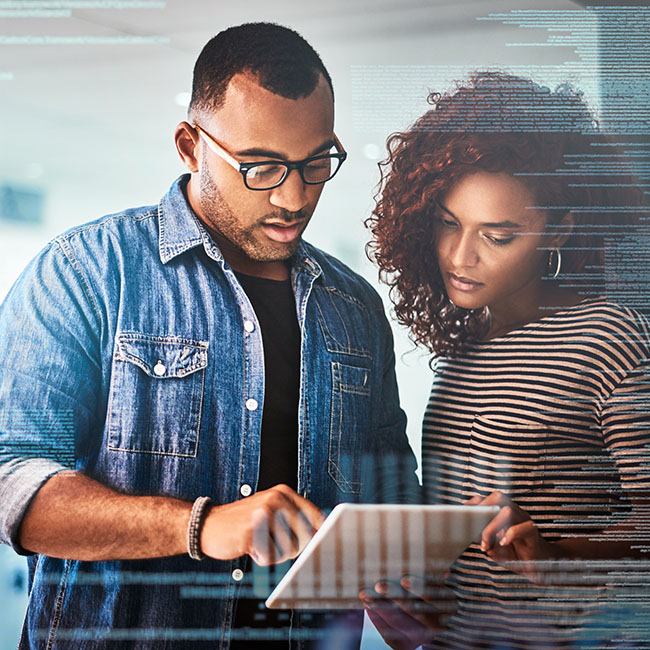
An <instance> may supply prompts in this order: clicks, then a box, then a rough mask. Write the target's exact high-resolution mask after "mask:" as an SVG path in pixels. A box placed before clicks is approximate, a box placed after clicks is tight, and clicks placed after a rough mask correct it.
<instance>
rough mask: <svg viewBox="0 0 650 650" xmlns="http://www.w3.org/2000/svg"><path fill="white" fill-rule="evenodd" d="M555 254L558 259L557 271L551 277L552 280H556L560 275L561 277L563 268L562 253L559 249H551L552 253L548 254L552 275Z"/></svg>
mask: <svg viewBox="0 0 650 650" xmlns="http://www.w3.org/2000/svg"><path fill="white" fill-rule="evenodd" d="M553 253H555V255H556V257H557V259H556V262H555V271H554V272H553V274H552V275H551V279H553V280H555V279H556V278H557V276H558V275H560V269H561V268H562V253H561V252H560V249H559V248H553V249H551V252H550V253H549V254H548V271H549V274H551V269H552V268H553Z"/></svg>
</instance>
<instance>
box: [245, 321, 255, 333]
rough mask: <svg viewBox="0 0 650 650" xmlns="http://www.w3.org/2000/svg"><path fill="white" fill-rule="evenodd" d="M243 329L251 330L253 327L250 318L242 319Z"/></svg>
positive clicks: (253, 324)
mask: <svg viewBox="0 0 650 650" xmlns="http://www.w3.org/2000/svg"><path fill="white" fill-rule="evenodd" d="M244 329H245V330H246V331H247V332H252V331H253V330H254V329H255V323H254V322H253V321H252V320H245V321H244Z"/></svg>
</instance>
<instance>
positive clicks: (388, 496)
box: [0, 177, 417, 650]
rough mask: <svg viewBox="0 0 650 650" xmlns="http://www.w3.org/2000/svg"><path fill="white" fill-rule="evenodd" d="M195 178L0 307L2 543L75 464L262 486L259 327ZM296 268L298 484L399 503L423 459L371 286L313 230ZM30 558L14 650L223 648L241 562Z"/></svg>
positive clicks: (166, 481)
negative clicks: (207, 220)
mask: <svg viewBox="0 0 650 650" xmlns="http://www.w3.org/2000/svg"><path fill="white" fill-rule="evenodd" d="M186 181H187V177H181V178H180V179H178V180H177V181H176V182H175V183H174V184H173V185H172V187H171V189H170V191H169V192H168V194H167V195H166V196H165V197H164V198H163V199H162V201H161V202H160V204H159V205H158V206H151V207H144V208H138V209H132V210H128V211H126V212H123V213H121V214H116V215H111V216H107V217H104V218H102V219H100V220H98V221H95V222H92V223H89V224H87V225H84V226H81V227H78V228H75V229H73V230H70V231H68V232H67V233H65V234H63V235H61V236H60V237H57V238H56V239H54V240H53V241H52V242H50V244H49V245H48V246H47V247H46V248H45V249H44V250H43V251H42V252H41V253H40V254H38V255H37V257H36V258H35V259H34V260H33V261H32V262H31V263H30V264H29V266H28V267H27V269H26V270H25V271H24V272H23V274H22V275H21V277H20V278H19V279H18V281H17V282H16V284H15V285H14V287H13V288H12V289H11V291H10V293H9V295H8V296H7V298H6V300H5V301H4V303H3V304H2V307H1V308H0V538H1V540H2V541H3V542H4V543H7V544H11V545H13V546H14V548H15V549H16V550H17V551H18V552H23V553H25V551H23V550H22V549H20V548H19V547H18V545H17V543H16V535H17V530H18V527H19V525H20V521H21V519H22V516H23V515H24V512H25V510H26V508H27V506H28V505H29V502H30V499H31V498H32V497H33V495H34V494H35V492H36V491H37V490H38V489H39V487H40V486H41V485H42V484H43V483H44V482H45V481H46V480H47V479H48V478H49V477H50V476H52V475H53V474H55V473H57V472H60V471H62V470H65V469H75V470H77V471H81V472H84V473H85V474H87V475H88V476H91V477H93V478H94V479H96V480H98V481H100V482H102V483H103V484H105V485H108V486H110V487H112V488H114V489H116V490H119V491H121V492H124V493H129V494H157V495H169V496H172V497H179V498H181V499H186V500H188V501H191V500H193V499H195V498H196V497H198V496H200V495H208V496H210V497H211V498H212V499H213V501H214V502H216V503H218V504H219V503H228V502H232V501H235V500H237V499H239V498H241V495H240V487H241V486H242V484H249V485H250V486H252V487H253V488H255V485H256V481H257V475H258V460H259V450H260V427H261V421H262V410H263V403H264V367H263V358H264V357H263V351H262V338H261V333H260V329H259V326H258V323H257V319H256V317H255V314H254V312H253V309H252V307H251V304H250V302H249V301H248V298H247V297H246V295H245V293H244V291H243V290H242V288H241V286H240V285H239V283H238V282H237V279H236V278H235V275H234V274H233V272H232V270H231V269H230V267H229V266H228V264H227V263H226V262H225V261H224V259H223V257H222V255H221V253H220V251H219V249H218V248H217V246H216V245H215V243H214V242H213V241H212V239H211V238H210V237H209V235H208V234H207V232H206V231H205V229H204V228H203V227H202V225H201V224H200V222H199V221H198V220H197V218H196V217H195V215H194V214H193V212H192V210H191V209H190V207H189V205H188V203H187V201H186V198H185V196H184V193H183V190H182V187H183V184H184V183H186ZM291 279H292V284H293V288H294V293H295V296H296V307H297V314H298V318H299V322H300V327H301V332H302V367H301V387H300V404H299V477H298V489H299V492H300V493H301V494H303V495H304V496H306V497H307V498H309V499H311V500H312V501H313V502H314V503H316V504H317V505H318V506H320V507H321V508H324V509H329V508H332V507H333V506H334V505H335V504H336V503H339V502H342V501H352V502H360V501H396V500H405V499H406V498H407V496H406V492H409V491H411V494H413V493H414V492H415V490H417V480H416V479H415V475H414V470H415V460H414V457H413V454H412V452H411V450H410V448H409V446H408V442H407V439H406V436H405V416H404V413H403V412H402V411H401V409H400V407H399V403H398V395H397V387H396V383H395V374H394V354H393V344H392V337H391V332H390V328H389V325H388V322H387V320H386V318H385V316H384V312H383V308H382V304H381V301H380V299H379V297H378V296H377V294H376V293H375V291H374V290H373V289H372V288H371V287H370V286H369V285H368V283H367V282H365V281H364V280H363V279H362V278H360V277H359V276H358V275H356V274H354V273H353V272H352V271H350V270H349V269H348V268H347V267H346V266H344V265H343V264H342V263H341V262H339V261H337V260H336V259H334V258H332V257H330V256H328V255H326V254H325V253H323V252H322V251H320V250H318V249H316V248H314V247H313V246H311V245H309V244H307V243H304V242H303V243H301V245H300V247H299V248H298V250H297V252H296V254H295V255H294V257H293V259H292V273H291ZM245 321H251V322H252V323H253V324H254V326H255V327H254V328H253V330H252V331H251V332H248V331H247V329H245V328H244V322H245ZM248 329H250V326H249V327H248ZM250 400H255V401H256V402H257V403H258V408H256V409H253V410H251V409H250V408H247V406H246V404H247V402H248V404H249V405H251V402H250ZM25 554H26V555H28V554H27V553H25ZM28 563H29V579H30V586H31V590H30V601H29V608H28V612H27V617H26V621H25V625H24V629H23V634H22V639H21V643H20V647H21V648H48V650H56V649H60V648H75V649H77V650H78V649H82V650H83V649H90V648H98V647H110V648H117V647H128V648H156V649H159V648H168V647H169V648H172V647H174V648H177V647H180V645H178V644H176V643H175V640H178V639H181V640H184V643H185V644H189V647H193V648H197V647H210V648H227V647H228V636H229V630H230V626H231V621H232V616H233V604H234V600H235V598H236V594H237V590H238V589H239V588H240V585H239V583H237V582H236V581H235V580H233V578H232V572H233V571H234V570H235V569H237V568H239V567H241V566H243V559H241V558H240V559H237V560H234V561H227V562H226V561H214V560H210V559H208V560H205V561H204V562H201V563H197V562H194V561H192V560H190V559H189V558H188V557H187V556H177V557H173V558H166V559H159V560H146V561H110V562H79V561H69V560H59V559H54V558H50V557H46V556H41V555H31V556H30V557H29V558H28ZM299 618H300V617H299V616H296V617H295V620H294V626H293V627H294V634H295V638H300V626H299V621H298V619H299Z"/></svg>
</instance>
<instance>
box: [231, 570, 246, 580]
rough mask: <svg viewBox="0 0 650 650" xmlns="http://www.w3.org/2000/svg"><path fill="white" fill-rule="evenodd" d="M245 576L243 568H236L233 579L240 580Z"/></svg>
mask: <svg viewBox="0 0 650 650" xmlns="http://www.w3.org/2000/svg"><path fill="white" fill-rule="evenodd" d="M243 577H244V572H243V571H242V570H241V569H235V570H234V571H233V572H232V579H233V580H236V581H237V582H239V581H240V580H241V579H242V578H243Z"/></svg>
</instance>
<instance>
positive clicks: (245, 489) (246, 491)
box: [239, 483, 253, 497]
mask: <svg viewBox="0 0 650 650" xmlns="http://www.w3.org/2000/svg"><path fill="white" fill-rule="evenodd" d="M239 491H240V492H241V495H242V496H243V497H249V496H250V495H251V492H252V491H253V488H252V487H251V486H250V485H248V483H244V484H243V485H242V486H241V487H240V488H239Z"/></svg>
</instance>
